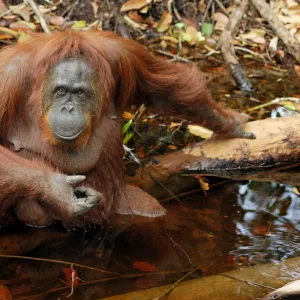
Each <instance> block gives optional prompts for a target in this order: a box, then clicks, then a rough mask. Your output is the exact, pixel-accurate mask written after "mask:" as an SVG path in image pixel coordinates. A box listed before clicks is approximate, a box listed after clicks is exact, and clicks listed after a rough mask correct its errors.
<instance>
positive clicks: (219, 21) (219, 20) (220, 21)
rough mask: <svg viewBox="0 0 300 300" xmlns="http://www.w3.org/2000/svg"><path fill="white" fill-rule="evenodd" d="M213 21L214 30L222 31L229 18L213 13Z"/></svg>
mask: <svg viewBox="0 0 300 300" xmlns="http://www.w3.org/2000/svg"><path fill="white" fill-rule="evenodd" d="M213 19H214V20H215V21H216V24H215V30H220V31H223V30H224V29H225V27H226V25H227V23H228V21H229V18H228V17H227V16H226V15H224V14H222V13H219V12H217V13H214V15H213Z"/></svg>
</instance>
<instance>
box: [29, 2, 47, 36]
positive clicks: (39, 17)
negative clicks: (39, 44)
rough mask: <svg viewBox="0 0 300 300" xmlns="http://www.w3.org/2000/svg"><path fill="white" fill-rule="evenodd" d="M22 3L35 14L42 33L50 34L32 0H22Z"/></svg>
mask: <svg viewBox="0 0 300 300" xmlns="http://www.w3.org/2000/svg"><path fill="white" fill-rule="evenodd" d="M24 2H25V3H26V4H27V5H29V6H30V7H31V8H32V10H33V12H34V13H35V15H36V16H37V18H38V19H39V21H40V24H41V26H42V28H43V30H44V32H45V33H50V29H49V27H48V25H47V23H46V21H45V19H44V17H43V16H42V14H41V12H40V11H39V8H38V7H37V5H36V4H35V2H34V1H33V0H24Z"/></svg>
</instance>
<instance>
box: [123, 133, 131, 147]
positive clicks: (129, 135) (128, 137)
mask: <svg viewBox="0 0 300 300" xmlns="http://www.w3.org/2000/svg"><path fill="white" fill-rule="evenodd" d="M132 137H133V132H127V133H126V135H125V137H124V138H123V144H124V145H126V144H127V143H128V141H129V140H130V139H131V138H132Z"/></svg>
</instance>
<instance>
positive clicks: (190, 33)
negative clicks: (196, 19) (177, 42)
mask: <svg viewBox="0 0 300 300" xmlns="http://www.w3.org/2000/svg"><path fill="white" fill-rule="evenodd" d="M198 34H199V32H198V31H197V29H196V28H195V27H193V26H188V27H187V28H186V31H185V41H186V42H188V43H189V44H190V45H195V44H197V43H198V42H199V39H198Z"/></svg>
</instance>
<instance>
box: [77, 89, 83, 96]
mask: <svg viewBox="0 0 300 300" xmlns="http://www.w3.org/2000/svg"><path fill="white" fill-rule="evenodd" d="M83 94H84V92H83V90H77V91H76V95H77V96H82V95H83Z"/></svg>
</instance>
